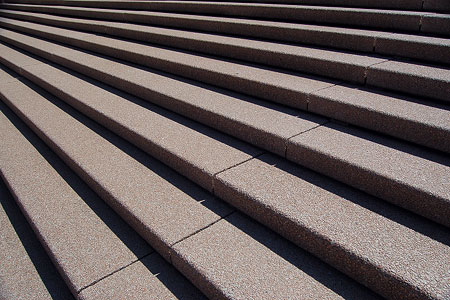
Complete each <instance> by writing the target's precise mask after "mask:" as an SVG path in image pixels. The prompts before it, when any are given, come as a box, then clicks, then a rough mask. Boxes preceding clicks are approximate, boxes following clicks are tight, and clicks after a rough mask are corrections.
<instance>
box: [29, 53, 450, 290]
mask: <svg viewBox="0 0 450 300" xmlns="http://www.w3.org/2000/svg"><path fill="white" fill-rule="evenodd" d="M22 61H26V60H25V59H23V60H22ZM24 69H25V70H31V69H28V68H26V66H24ZM45 70H47V71H46V72H47V73H50V72H49V71H48V70H51V69H45ZM36 77H38V76H36ZM54 77H56V78H62V76H54ZM83 90H85V89H83ZM94 94H96V95H98V93H97V92H96V93H94ZM105 101H106V100H105ZM123 101H127V100H126V99H123ZM244 165H245V164H244ZM263 173H265V172H263ZM256 174H257V173H254V174H253V175H256ZM282 181H283V180H282ZM215 186H216V189H215V191H217V192H218V191H219V190H218V186H219V185H217V184H215ZM244 190H245V189H244ZM269 190H271V189H269ZM279 194H280V195H282V193H281V192H280V193H279ZM219 195H221V194H219ZM221 197H222V198H225V199H227V201H231V199H233V198H235V197H234V196H233V197H226V196H223V195H221ZM231 203H233V202H231ZM255 211H257V210H255ZM247 213H248V214H250V215H251V213H252V211H250V212H247ZM355 215H358V213H356V214H355ZM252 216H253V217H255V218H258V216H255V215H252ZM373 223H374V224H379V222H373ZM387 227H389V226H387ZM286 232H287V231H284V230H279V233H280V234H283V235H284V234H285V233H286ZM290 238H292V237H290ZM292 239H294V238H292ZM294 240H295V239H294ZM386 240H389V239H386ZM297 243H300V242H299V241H298V240H297ZM369 244H370V243H369ZM406 248H408V247H406ZM312 252H313V253H314V251H312ZM361 252H362V253H364V251H361ZM394 252H395V251H394ZM443 252H445V251H443ZM333 265H335V264H334V263H333ZM344 269H345V268H344ZM347 272H348V273H349V275H351V276H354V277H357V278H363V275H364V274H358V276H355V275H354V274H352V272H350V271H348V270H347ZM413 273H414V272H413ZM372 288H373V287H372Z"/></svg>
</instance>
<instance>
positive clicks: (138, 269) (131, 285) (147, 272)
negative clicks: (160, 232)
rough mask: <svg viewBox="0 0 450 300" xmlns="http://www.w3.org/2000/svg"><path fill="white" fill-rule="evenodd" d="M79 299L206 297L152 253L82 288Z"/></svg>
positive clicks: (200, 298) (191, 299)
mask: <svg viewBox="0 0 450 300" xmlns="http://www.w3.org/2000/svg"><path fill="white" fill-rule="evenodd" d="M79 299H80V300H109V299H130V300H131V299H136V300H138V299H155V300H159V299H160V300H166V299H170V300H172V299H173V300H175V299H183V300H197V299H199V300H206V299H207V298H206V297H205V296H204V295H203V294H201V293H200V292H199V291H198V290H197V289H196V288H195V287H193V286H192V284H191V283H190V282H189V281H187V280H186V278H184V277H183V276H182V275H181V274H180V273H179V272H178V271H177V270H176V269H175V268H174V267H172V266H171V265H169V264H168V263H167V262H166V261H165V260H164V259H163V258H162V257H161V256H160V255H158V254H157V253H153V254H150V255H149V256H147V257H145V258H143V259H141V260H140V261H138V262H136V263H133V264H131V265H129V266H127V267H126V268H124V269H122V270H120V271H119V272H117V273H114V274H112V275H111V276H109V277H107V278H105V279H103V280H102V281H100V282H98V283H96V284H95V285H93V286H90V287H88V288H86V289H84V290H83V291H81V293H80V295H79Z"/></svg>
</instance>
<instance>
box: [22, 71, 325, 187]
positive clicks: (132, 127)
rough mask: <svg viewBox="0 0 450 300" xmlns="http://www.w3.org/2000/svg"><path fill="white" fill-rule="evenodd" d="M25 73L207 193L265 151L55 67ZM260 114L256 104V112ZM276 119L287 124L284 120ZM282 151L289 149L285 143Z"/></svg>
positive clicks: (297, 127)
mask: <svg viewBox="0 0 450 300" xmlns="http://www.w3.org/2000/svg"><path fill="white" fill-rule="evenodd" d="M25 72H26V73H27V77H28V76H29V77H30V79H31V78H33V79H37V78H38V83H39V84H41V85H42V86H43V87H45V88H47V89H48V90H49V91H51V92H53V93H54V94H55V95H57V96H58V97H60V98H61V99H63V100H65V101H67V102H68V103H69V104H71V105H72V106H74V107H75V108H77V109H79V110H80V111H82V112H83V113H85V114H86V115H88V116H90V117H91V118H93V119H95V120H96V121H97V122H99V123H101V124H103V125H104V126H105V127H108V128H109V129H110V130H112V131H114V132H116V133H117V134H118V135H120V136H122V137H123V138H125V139H127V140H129V141H130V142H132V143H134V144H136V146H138V147H140V148H141V149H143V150H145V151H146V152H147V153H149V154H150V155H152V156H154V157H155V158H157V159H159V160H160V161H162V162H164V163H165V164H167V165H169V166H171V167H172V168H173V169H175V170H176V171H177V172H180V173H182V174H183V175H184V176H186V177H188V178H190V179H191V180H193V181H195V182H198V183H199V184H200V185H202V186H203V187H205V188H206V189H210V190H211V189H212V186H211V182H212V177H213V176H214V174H216V173H218V172H220V171H222V170H224V169H227V168H229V167H231V166H233V165H235V164H238V163H240V162H241V161H244V160H247V159H250V158H251V157H252V156H253V155H258V154H259V153H261V151H259V150H256V149H252V147H250V146H247V145H246V144H244V143H241V142H239V141H237V140H235V139H233V138H231V137H229V136H227V135H223V134H221V133H219V132H217V131H215V130H212V129H210V128H208V127H205V126H202V125H200V124H198V123H196V122H193V121H190V120H187V119H185V118H183V117H180V116H178V115H176V114H174V113H171V112H168V111H166V110H164V109H161V108H158V107H157V106H154V105H151V104H148V103H146V102H145V101H143V100H140V99H137V98H134V97H131V96H129V95H124V94H121V93H120V92H119V91H117V90H114V89H111V88H109V87H107V86H105V85H101V84H98V83H95V82H87V81H86V80H87V78H83V79H81V78H78V77H76V76H74V75H71V74H69V73H65V72H64V71H62V70H59V69H57V68H55V67H52V66H49V65H39V66H36V67H35V68H29V69H28V68H27V69H26V70H24V73H25ZM213 100H218V101H220V99H213ZM206 101H208V99H205V100H204V102H206ZM216 105H217V104H216ZM224 106H225V105H224ZM228 106H232V105H230V104H229V105H228ZM237 107H239V106H238V105H237ZM230 110H231V109H230ZM256 110H258V107H256V105H255V109H254V110H253V111H252V112H253V113H255V111H256ZM247 111H248V110H247ZM247 111H245V110H244V112H241V113H245V112H247ZM261 114H262V116H261V117H260V118H261V119H262V118H263V117H268V116H267V114H269V116H271V117H274V114H272V115H271V114H270V111H269V112H268V113H266V114H263V112H261ZM280 115H281V113H280ZM285 119H287V118H285ZM292 119H293V120H294V121H297V120H298V122H297V123H294V122H289V123H288V122H284V123H285V124H284V126H285V127H284V128H286V130H289V129H290V130H291V131H295V130H297V131H299V130H300V129H301V127H300V126H298V125H299V124H302V123H301V119H299V118H294V117H293V118H292ZM276 120H278V121H279V122H280V123H281V124H283V119H281V118H280V117H278V118H276ZM305 122H306V121H305ZM289 125H292V127H294V125H297V126H296V127H294V128H291V127H289ZM237 126H238V125H235V127H237ZM310 126H311V127H306V128H305V129H304V130H308V129H309V128H312V127H314V126H317V125H316V124H315V123H312V122H311V125H310ZM280 127H281V126H280V125H278V127H277V128H275V129H279V128H280ZM279 131H280V132H281V129H280V130H279ZM280 135H281V134H280ZM280 139H281V138H280ZM282 147H283V151H284V147H285V144H284V140H283V144H282ZM280 151H281V150H280Z"/></svg>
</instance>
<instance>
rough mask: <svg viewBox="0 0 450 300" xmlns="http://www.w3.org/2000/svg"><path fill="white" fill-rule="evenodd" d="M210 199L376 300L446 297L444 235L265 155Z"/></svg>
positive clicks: (448, 244) (231, 174)
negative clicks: (319, 261)
mask: <svg viewBox="0 0 450 300" xmlns="http://www.w3.org/2000/svg"><path fill="white" fill-rule="evenodd" d="M215 193H216V194H217V195H218V196H219V197H220V198H222V199H224V200H226V201H227V202H228V203H230V204H231V205H233V206H235V207H236V208H238V209H239V210H241V211H243V212H245V213H246V214H248V215H249V216H250V217H252V218H254V219H256V220H257V221H259V222H261V223H263V224H264V225H266V226H268V227H269V228H271V229H273V230H275V231H276V232H278V233H279V234H281V235H282V236H284V237H286V238H288V239H289V240H291V241H292V242H294V243H295V244H297V245H299V246H300V247H302V248H304V249H306V250H307V251H309V252H311V253H312V254H314V255H316V256H317V257H319V258H320V259H322V260H323V261H325V262H327V263H329V264H330V265H332V266H334V267H336V268H337V269H339V270H341V271H343V272H344V273H346V274H347V275H349V276H350V277H352V278H354V279H355V280H357V281H359V282H361V283H362V284H364V285H366V286H368V287H369V288H371V289H373V290H374V291H376V292H377V293H379V294H380V295H382V296H384V297H387V298H390V299H397V298H398V299H399V298H407V299H445V296H446V295H449V293H450V287H449V286H448V270H449V267H450V265H449V262H450V238H449V237H450V235H449V232H450V231H449V230H448V228H445V227H442V226H439V225H437V224H436V223H433V222H430V221H428V220H426V219H423V218H421V217H418V216H416V215H413V214H411V213H409V212H407V211H405V210H402V209H399V208H397V207H394V206H392V205H390V204H387V203H385V202H384V201H382V200H380V199H376V198H373V197H371V196H369V195H367V194H364V193H362V192H359V191H357V190H354V189H352V188H350V187H348V186H344V185H343V184H341V183H338V182H336V181H334V180H332V179H329V178H326V177H324V176H322V175H319V174H317V173H314V172H312V171H309V170H307V169H305V168H301V167H298V166H295V165H294V164H292V163H291V162H288V161H286V160H284V159H281V158H277V157H275V156H273V155H270V154H265V155H263V156H260V157H258V158H256V159H252V160H250V161H248V162H246V163H244V164H241V165H239V166H237V167H234V168H232V169H230V170H227V171H225V172H223V173H221V174H219V175H218V176H217V181H216V184H215ZM424 270H427V271H426V272H425V271H424Z"/></svg>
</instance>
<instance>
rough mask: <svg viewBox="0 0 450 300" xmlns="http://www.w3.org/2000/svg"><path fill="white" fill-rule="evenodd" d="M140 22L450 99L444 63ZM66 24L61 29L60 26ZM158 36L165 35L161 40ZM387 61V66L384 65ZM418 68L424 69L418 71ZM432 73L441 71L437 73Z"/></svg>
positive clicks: (189, 43)
mask: <svg viewBox="0 0 450 300" xmlns="http://www.w3.org/2000/svg"><path fill="white" fill-rule="evenodd" d="M0 22H1V23H2V24H3V25H4V26H8V27H12V28H19V29H21V30H26V31H30V32H33V31H34V30H35V29H34V28H36V27H37V28H41V30H44V31H45V30H46V29H48V30H56V29H55V28H53V29H52V27H51V26H47V25H41V24H34V23H30V22H24V21H18V20H12V19H8V18H0ZM129 26H141V25H133V24H123V26H122V29H121V30H124V29H125V28H126V27H129ZM141 27H144V28H142V30H139V32H140V33H139V34H142V33H143V32H146V34H148V33H149V30H150V31H151V32H153V33H155V32H159V33H155V34H156V35H157V36H158V37H157V38H156V39H157V40H151V42H156V43H162V44H164V45H167V46H175V47H179V45H180V43H181V44H183V48H185V49H186V50H191V51H198V52H205V53H206V52H208V53H210V54H214V55H219V56H225V57H230V58H234V59H243V60H246V61H249V62H253V63H261V64H264V65H271V66H273V67H283V68H286V66H288V68H289V69H290V70H294V71H300V72H305V73H309V74H314V75H319V76H325V77H330V78H336V79H339V80H346V81H350V82H356V83H360V84H364V83H365V81H366V78H367V81H368V84H369V85H373V86H376V87H381V88H388V89H391V90H394V91H400V92H405V93H409V94H418V95H421V96H426V97H431V98H435V99H438V100H442V101H450V96H448V95H449V93H446V92H445V91H447V90H448V89H449V88H450V84H449V80H450V79H449V78H450V75H449V72H448V68H443V67H440V66H435V65H422V64H418V63H415V62H412V63H411V62H402V61H398V60H392V59H388V58H380V57H374V56H368V55H359V54H353V53H347V52H342V51H331V50H324V49H316V48H310V47H302V46H292V45H284V44H277V43H273V42H263V41H255V40H248V39H243V38H234V37H226V36H218V35H212V34H205V33H193V32H185V31H181V30H174V29H163V28H152V27H151V26H141ZM65 30H66V29H60V32H64V31H65ZM162 31H169V32H170V33H169V32H165V33H163V32H162ZM153 33H151V35H153ZM134 34H137V33H136V32H135V33H130V35H134ZM169 36H170V38H169ZM128 37H130V36H128ZM140 39H142V40H144V41H146V40H147V38H145V39H144V38H142V37H141V38H140ZM160 39H163V40H162V41H160ZM194 44H195V45H194ZM177 45H178V46H177ZM205 49H207V50H205ZM287 61H289V63H288V64H286V62H287ZM383 66H389V67H388V68H384V69H382V70H380V68H383ZM416 69H418V70H423V71H416ZM434 73H437V74H438V75H437V76H433V74H434ZM424 76H427V77H424ZM385 78H391V79H392V80H385Z"/></svg>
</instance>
